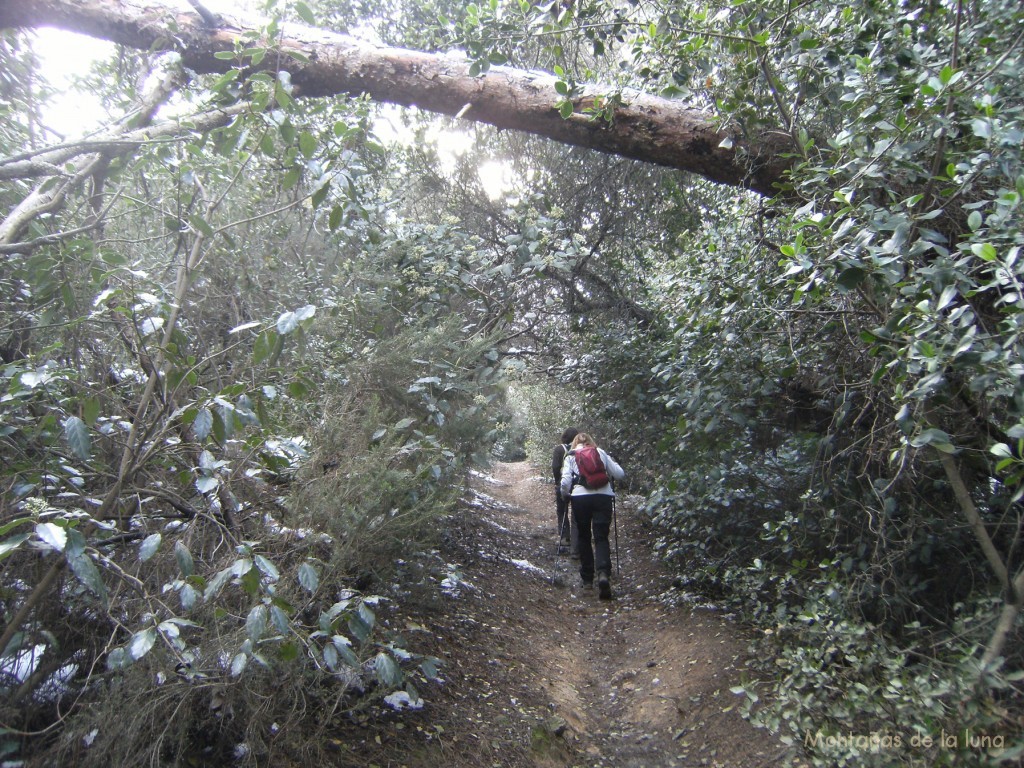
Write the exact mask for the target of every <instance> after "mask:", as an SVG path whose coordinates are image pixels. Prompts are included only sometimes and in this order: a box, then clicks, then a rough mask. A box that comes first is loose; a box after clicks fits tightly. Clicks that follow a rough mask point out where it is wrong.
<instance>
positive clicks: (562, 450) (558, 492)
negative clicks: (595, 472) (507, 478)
mask: <svg viewBox="0 0 1024 768" xmlns="http://www.w3.org/2000/svg"><path fill="white" fill-rule="evenodd" d="M578 433H579V430H577V429H576V428H575V427H569V428H568V429H566V430H565V432H563V433H562V442H561V443H559V444H558V445H556V446H555V449H554V451H552V452H551V475H552V476H553V477H554V478H555V519H556V520H557V521H558V553H559V554H564V553H565V552H566V551H569V552H570V554H571V555H572V556H573V557H579V556H580V549H579V537H578V536H577V534H576V526H575V525H573V524H572V522H571V520H570V518H569V496H568V494H566V495H565V496H563V495H562V488H561V486H560V483H561V482H562V465H563V464H564V463H565V459H566V457H567V456H568V455H569V451H570V450H572V446H571V445H570V444H571V443H572V441H573V438H574V437H576V435H577V434H578ZM570 537H571V540H570Z"/></svg>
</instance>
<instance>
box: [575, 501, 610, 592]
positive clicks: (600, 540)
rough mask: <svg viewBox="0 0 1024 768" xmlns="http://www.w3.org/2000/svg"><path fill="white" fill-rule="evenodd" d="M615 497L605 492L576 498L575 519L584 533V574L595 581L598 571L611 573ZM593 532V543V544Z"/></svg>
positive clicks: (581, 562) (582, 566) (582, 548)
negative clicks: (595, 573)
mask: <svg viewBox="0 0 1024 768" xmlns="http://www.w3.org/2000/svg"><path fill="white" fill-rule="evenodd" d="M612 501H613V498H612V497H611V496H609V495H607V494H604V493H587V494H583V495H577V496H573V497H572V519H573V521H574V522H575V523H576V530H578V531H579V533H580V577H581V578H582V579H583V581H584V582H591V581H593V580H594V572H595V570H596V572H597V573H605V574H607V575H609V576H611V573H612V553H611V546H610V545H609V543H608V532H609V531H610V530H611V527H612ZM591 533H593V545H591Z"/></svg>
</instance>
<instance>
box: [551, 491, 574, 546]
mask: <svg viewBox="0 0 1024 768" xmlns="http://www.w3.org/2000/svg"><path fill="white" fill-rule="evenodd" d="M570 509H571V507H570V506H569V502H568V501H566V502H565V514H564V515H563V516H562V524H561V526H559V528H558V542H557V543H556V544H555V554H556V555H560V554H562V542H563V541H565V540H566V539H568V538H569V537H568V536H566V534H565V528H566V526H567V525H570V523H569V511H570Z"/></svg>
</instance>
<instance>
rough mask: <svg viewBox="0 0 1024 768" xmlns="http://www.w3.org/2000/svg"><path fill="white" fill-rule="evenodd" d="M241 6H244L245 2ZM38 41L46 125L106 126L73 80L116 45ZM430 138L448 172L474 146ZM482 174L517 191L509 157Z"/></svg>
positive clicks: (71, 132)
mask: <svg viewBox="0 0 1024 768" xmlns="http://www.w3.org/2000/svg"><path fill="white" fill-rule="evenodd" d="M206 5H207V6H208V7H209V8H210V10H212V11H214V12H215V13H222V12H224V13H226V12H238V10H239V6H240V4H239V3H237V2H228V1H227V0H210V2H207V3H206ZM241 5H242V6H243V7H244V6H245V5H246V3H242V4H241ZM33 45H34V47H35V50H36V52H37V54H38V55H39V57H40V59H41V61H42V63H43V71H44V73H45V76H46V78H47V80H48V81H49V82H50V84H51V85H52V86H53V88H55V89H56V90H57V92H58V94H57V95H56V96H55V97H54V98H53V99H51V100H50V101H49V103H48V104H47V106H46V109H45V114H46V125H47V127H48V128H51V129H52V130H54V131H56V132H57V133H58V134H59V135H60V136H61V137H62V138H63V137H74V136H79V135H82V134H85V133H89V132H90V131H93V130H96V129H97V128H99V127H100V126H101V125H103V123H104V122H105V121H106V119H107V116H106V115H105V114H104V112H103V109H102V107H101V106H100V104H99V102H98V101H97V100H96V99H95V98H94V96H93V95H92V93H90V92H89V91H86V90H82V89H78V88H74V87H73V85H72V78H74V77H75V76H81V75H83V74H85V73H86V72H87V70H88V68H89V66H90V65H91V63H92V62H93V61H96V60H97V59H100V58H103V57H105V56H110V55H111V54H112V53H113V51H114V49H115V46H114V45H113V44H112V43H109V42H107V41H105V40H96V39H94V38H91V37H88V36H86V35H79V34H75V33H72V32H65V31H63V30H58V29H48V28H47V29H40V30H38V32H37V38H36V40H35V41H34V43H33ZM375 130H377V132H378V134H379V135H380V138H381V139H382V140H384V141H398V142H403V143H406V142H408V141H410V140H411V137H410V135H409V134H408V133H407V132H405V131H403V130H402V128H401V123H400V122H399V121H395V120H388V119H386V118H385V119H382V120H379V121H378V123H377V125H376V126H375ZM428 138H429V139H430V140H431V141H433V142H434V143H435V144H436V146H437V151H438V154H439V155H440V156H441V159H442V166H443V168H444V170H445V172H447V173H451V172H452V171H453V170H454V167H455V162H456V158H458V157H459V156H460V155H462V154H463V153H464V152H465V150H466V147H468V146H469V144H470V137H469V135H468V134H467V133H465V132H463V131H451V130H442V129H438V130H435V131H431V132H430V133H429V134H428ZM477 173H478V175H479V177H480V183H481V184H482V185H483V188H484V192H485V193H486V194H487V196H488V197H489V198H490V199H492V200H497V199H498V198H500V197H503V196H508V195H510V194H511V193H512V191H513V186H514V184H513V179H514V174H513V172H512V169H511V166H510V165H509V164H508V163H506V162H505V161H503V160H498V159H490V160H485V161H484V162H482V163H481V164H480V165H479V167H478V169H477Z"/></svg>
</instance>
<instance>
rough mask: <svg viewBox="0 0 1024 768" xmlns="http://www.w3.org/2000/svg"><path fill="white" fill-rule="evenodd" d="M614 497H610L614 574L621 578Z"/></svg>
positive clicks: (617, 520)
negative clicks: (613, 538) (613, 527)
mask: <svg viewBox="0 0 1024 768" xmlns="http://www.w3.org/2000/svg"><path fill="white" fill-rule="evenodd" d="M615 507H616V504H615V497H614V496H612V523H614V525H615V572H616V575H618V576H619V578H621V577H622V564H621V563H620V562H619V518H618V515H616V514H615Z"/></svg>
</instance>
